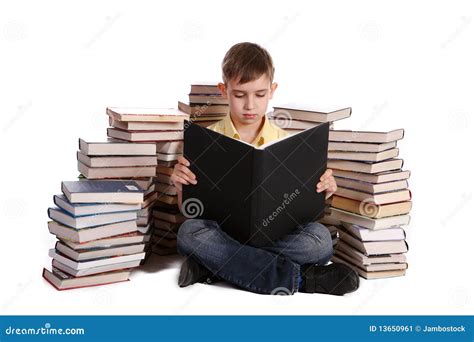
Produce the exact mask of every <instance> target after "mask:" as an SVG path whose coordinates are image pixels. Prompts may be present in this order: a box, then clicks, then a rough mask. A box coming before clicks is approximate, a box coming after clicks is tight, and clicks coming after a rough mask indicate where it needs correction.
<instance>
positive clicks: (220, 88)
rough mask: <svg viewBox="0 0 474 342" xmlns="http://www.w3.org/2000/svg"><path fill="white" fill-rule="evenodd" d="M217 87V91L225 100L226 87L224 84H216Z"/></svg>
mask: <svg viewBox="0 0 474 342" xmlns="http://www.w3.org/2000/svg"><path fill="white" fill-rule="evenodd" d="M217 87H218V88H219V91H220V92H221V95H222V97H223V98H224V99H227V87H226V86H225V84H224V83H221V82H219V83H218V84H217Z"/></svg>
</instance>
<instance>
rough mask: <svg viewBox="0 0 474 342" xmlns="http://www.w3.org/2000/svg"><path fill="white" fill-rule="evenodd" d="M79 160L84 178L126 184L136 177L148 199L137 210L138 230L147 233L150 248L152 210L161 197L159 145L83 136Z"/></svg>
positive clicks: (146, 238)
mask: <svg viewBox="0 0 474 342" xmlns="http://www.w3.org/2000/svg"><path fill="white" fill-rule="evenodd" d="M77 163H78V170H79V172H80V173H81V176H80V179H86V180H87V179H88V180H120V181H122V182H123V183H124V184H126V183H127V182H128V181H131V180H133V181H134V182H135V183H136V184H137V185H138V187H139V188H140V189H141V190H143V191H144V201H143V203H141V204H140V211H139V212H138V213H137V214H138V216H137V224H138V231H139V232H140V233H142V234H145V240H146V242H147V246H146V250H147V251H148V250H149V249H150V247H149V243H148V242H149V241H150V240H151V233H152V230H153V229H152V224H151V213H152V208H153V205H154V203H155V201H156V198H157V193H156V191H155V184H154V179H153V177H154V176H155V175H156V167H157V165H158V162H157V157H156V145H155V144H154V143H130V142H125V141H121V140H119V139H112V138H108V140H107V141H92V140H85V139H79V151H77ZM148 255H149V254H148Z"/></svg>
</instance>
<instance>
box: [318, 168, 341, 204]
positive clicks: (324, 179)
mask: <svg viewBox="0 0 474 342" xmlns="http://www.w3.org/2000/svg"><path fill="white" fill-rule="evenodd" d="M319 180H320V182H319V183H318V184H316V192H321V191H325V190H326V199H328V198H329V197H331V196H332V195H333V194H334V193H335V192H336V190H337V184H336V180H335V179H334V177H333V176H332V170H331V169H327V170H326V172H324V174H323V175H322V176H321V178H320V179H319Z"/></svg>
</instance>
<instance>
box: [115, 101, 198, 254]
mask: <svg viewBox="0 0 474 342" xmlns="http://www.w3.org/2000/svg"><path fill="white" fill-rule="evenodd" d="M107 115H109V122H110V125H111V126H112V127H111V128H109V129H108V130H107V135H108V136H109V137H111V138H115V139H122V140H125V141H128V142H135V143H153V144H154V145H155V147H156V155H155V159H156V161H157V165H156V170H155V174H154V176H155V177H154V187H155V192H156V197H155V198H154V199H156V201H154V203H153V204H150V205H149V206H148V207H147V208H148V210H147V211H146V213H145V214H146V219H145V218H144V220H143V221H142V222H141V223H142V224H145V223H146V225H147V226H150V225H151V226H153V227H154V228H155V225H156V224H155V221H156V219H155V217H153V210H154V209H157V210H172V211H173V210H178V196H177V192H176V188H175V187H174V186H173V185H172V184H170V183H171V182H170V176H171V174H172V173H173V168H174V164H175V163H176V162H177V158H178V156H180V155H182V153H183V130H184V120H188V119H189V115H188V114H186V113H184V112H182V111H180V110H179V109H163V108H162V109H143V108H107ZM178 212H179V210H178ZM158 225H160V223H159V222H158ZM170 231H171V232H172V233H174V235H171V233H169V234H163V231H162V230H160V229H153V233H152V238H151V243H150V249H149V250H147V251H148V252H153V251H154V252H156V253H158V254H164V252H163V251H166V253H167V254H169V253H171V252H175V251H176V229H175V231H172V229H170Z"/></svg>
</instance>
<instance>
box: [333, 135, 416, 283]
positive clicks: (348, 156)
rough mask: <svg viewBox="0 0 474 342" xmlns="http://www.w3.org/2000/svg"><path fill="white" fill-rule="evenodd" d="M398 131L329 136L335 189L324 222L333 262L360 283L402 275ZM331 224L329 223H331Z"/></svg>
mask: <svg viewBox="0 0 474 342" xmlns="http://www.w3.org/2000/svg"><path fill="white" fill-rule="evenodd" d="M403 135H404V130H403V129H398V130H394V131H390V132H363V131H360V132H356V131H338V130H333V131H330V132H329V147H328V150H329V151H328V166H327V167H328V168H329V169H332V170H333V175H334V177H335V179H336V183H337V186H338V189H337V191H336V193H335V194H334V195H333V196H332V199H331V207H330V209H329V213H330V216H329V217H328V218H326V220H328V221H329V222H326V223H332V224H337V223H338V222H339V223H340V225H339V226H336V228H334V226H333V227H331V228H330V230H334V229H337V230H338V232H339V236H340V240H339V242H338V243H337V247H336V250H335V254H334V260H335V261H338V262H344V263H347V264H349V265H351V266H353V267H354V268H355V269H356V270H357V271H358V272H359V274H360V275H361V276H362V277H364V278H366V279H375V278H385V277H395V276H402V275H405V272H406V268H407V262H406V257H405V253H406V252H407V251H408V245H407V243H406V241H405V231H404V229H403V226H405V225H407V224H408V223H409V221H410V216H409V212H410V210H411V207H412V202H411V201H410V200H411V193H410V191H409V189H408V181H407V180H408V178H409V177H410V171H406V170H403V169H402V167H403V160H402V159H400V158H398V154H399V150H398V148H397V141H399V140H400V139H402V138H403ZM331 221H332V222H331Z"/></svg>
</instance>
